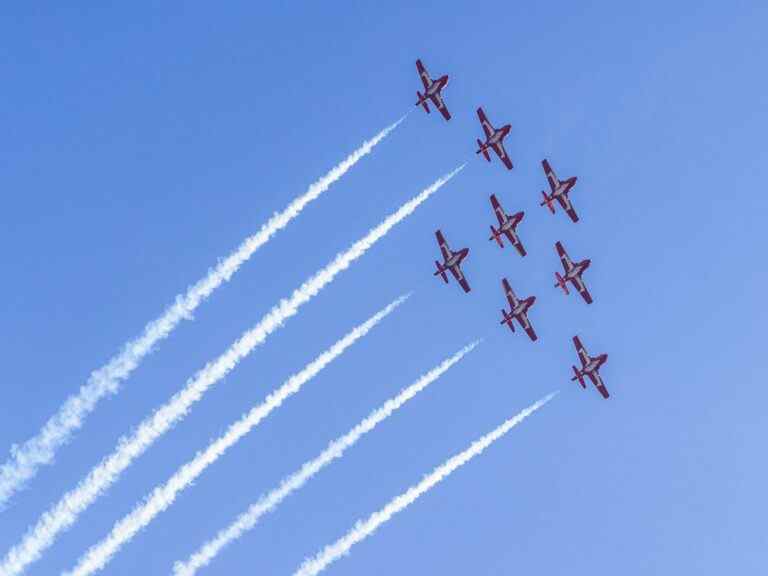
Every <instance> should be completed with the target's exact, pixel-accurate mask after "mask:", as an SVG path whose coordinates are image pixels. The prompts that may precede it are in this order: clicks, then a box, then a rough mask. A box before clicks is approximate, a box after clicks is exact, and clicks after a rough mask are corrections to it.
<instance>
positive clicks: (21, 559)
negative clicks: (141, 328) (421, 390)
mask: <svg viewBox="0 0 768 576" xmlns="http://www.w3.org/2000/svg"><path fill="white" fill-rule="evenodd" d="M464 166H465V164H462V165H461V166H459V167H458V168H456V169H455V170H454V171H453V172H450V173H449V174H447V175H445V176H442V177H441V178H438V179H437V180H436V181H435V182H434V183H432V184H431V185H430V186H429V187H428V188H426V189H425V190H423V191H422V192H421V193H420V194H418V195H417V196H415V197H413V198H411V199H410V200H409V201H408V202H406V203H405V204H403V205H402V206H400V208H398V209H397V210H396V211H395V212H393V213H392V214H390V215H389V216H387V217H386V218H385V219H384V221H383V222H381V224H379V225H378V226H376V227H375V228H373V229H371V230H370V231H369V232H368V234H366V235H365V236H364V237H363V238H362V239H360V240H358V241H357V242H355V243H354V244H353V245H352V246H351V247H350V248H349V249H347V251H346V252H342V253H340V254H338V255H337V256H336V258H335V259H334V260H333V261H332V262H331V263H330V264H328V265H327V266H326V267H325V268H323V269H321V270H320V271H319V272H317V273H316V274H315V275H314V276H312V277H311V278H310V279H309V280H307V281H306V282H304V284H302V285H301V286H299V288H297V289H296V290H294V291H293V294H291V297H290V298H287V299H283V300H281V301H280V303H279V304H277V305H275V306H274V307H273V308H272V309H271V310H270V311H269V313H267V315H266V316H264V317H263V318H262V319H261V320H260V321H259V323H258V324H257V325H256V326H255V327H254V328H252V329H251V330H249V331H248V332H246V333H245V334H243V335H242V336H241V337H240V339H239V340H237V341H236V342H235V343H234V344H233V345H232V346H231V347H230V348H229V350H227V351H226V352H225V353H224V354H222V355H221V356H219V358H217V359H216V360H215V361H214V362H209V363H208V364H207V365H206V366H205V368H203V369H202V370H200V371H199V372H198V373H197V375H196V376H195V377H194V378H192V379H191V380H189V381H188V382H187V385H186V386H185V388H184V389H183V390H181V391H180V392H177V393H176V394H175V395H174V396H173V397H172V398H171V400H170V401H168V402H167V403H166V404H165V405H164V406H163V407H161V408H159V409H157V410H156V411H155V413H154V414H153V415H152V416H150V417H148V418H147V419H145V420H144V421H143V422H142V423H141V424H140V425H139V427H138V428H137V429H136V430H135V431H134V432H133V433H132V434H131V435H130V436H128V437H123V438H122V439H121V440H120V441H119V443H118V446H117V448H116V449H115V451H114V452H113V453H112V454H111V455H110V456H109V457H107V458H105V459H104V460H102V462H101V463H100V464H99V465H98V466H96V467H95V468H94V469H93V470H91V472H90V473H89V474H88V476H87V477H86V478H85V479H84V480H82V481H81V482H80V483H79V484H78V486H77V487H76V488H74V489H73V490H71V491H70V492H68V493H67V494H65V495H64V496H63V497H62V499H61V500H60V501H59V502H58V503H57V504H56V505H55V506H53V508H51V509H50V510H49V511H47V512H46V513H45V514H43V516H42V517H41V518H40V519H39V520H38V522H37V524H36V525H35V526H33V527H31V528H30V529H29V530H28V531H27V533H26V535H25V536H24V538H23V540H22V541H21V542H20V543H19V544H17V545H16V546H14V547H13V548H11V550H10V551H9V552H8V553H7V554H6V556H5V558H4V559H3V561H2V564H0V576H9V575H11V574H18V573H20V572H21V571H22V570H24V568H25V567H26V566H28V565H29V564H30V563H32V562H33V561H35V560H36V559H38V558H39V557H40V555H41V554H42V552H43V550H45V549H46V548H48V547H49V546H50V545H51V544H53V541H54V539H55V538H56V535H57V534H58V533H59V532H60V531H62V530H63V529H65V528H68V527H69V526H71V525H72V524H73V523H74V522H75V520H77V517H78V516H79V515H80V513H81V512H82V511H83V510H85V509H86V508H87V507H88V506H89V505H90V504H91V503H92V502H93V501H94V500H95V499H96V498H97V497H98V496H99V495H100V494H101V493H102V492H104V490H106V489H107V488H108V487H109V486H110V485H111V484H112V483H113V482H114V481H115V480H116V479H117V478H118V476H119V475H120V473H122V471H123V470H125V469H126V468H127V467H128V466H129V465H130V464H131V463H132V462H133V460H134V459H135V458H136V457H138V456H140V455H141V454H142V453H143V452H144V451H145V450H146V449H147V448H149V446H151V445H152V444H153V443H154V441H155V440H156V439H157V438H159V437H160V436H162V435H163V434H164V433H165V432H166V431H167V430H168V429H169V428H170V427H171V426H172V425H173V424H175V423H176V422H178V421H179V420H181V419H182V418H183V417H184V416H185V415H186V413H187V412H188V411H189V408H190V406H191V405H192V404H194V403H195V402H197V401H198V400H199V399H200V398H201V397H202V395H203V394H204V393H205V391H206V390H207V389H208V388H210V387H211V386H212V385H213V384H215V383H216V382H218V381H219V380H220V379H221V378H223V377H224V376H226V375H227V374H228V373H229V372H230V371H231V370H232V369H233V368H234V367H235V366H236V365H237V364H238V362H239V361H240V360H242V359H243V358H244V357H245V356H247V355H248V354H249V353H250V352H251V350H253V349H254V348H255V347H256V346H257V345H258V344H261V343H262V342H264V340H266V339H267V337H268V336H269V335H270V334H271V333H272V332H274V331H275V330H277V329H278V328H280V327H281V326H282V325H283V323H284V322H285V321H286V320H287V319H288V318H290V317H291V316H293V315H295V314H296V313H297V312H298V311H299V308H300V307H301V306H302V305H303V304H305V303H306V302H308V301H309V300H311V299H312V297H313V296H315V295H316V294H317V293H318V292H320V290H321V289H322V288H323V287H325V286H326V285H327V284H329V283H330V282H331V281H332V280H333V279H334V278H335V277H336V275H337V274H339V273H340V272H342V271H343V270H346V269H347V268H349V266H350V265H351V264H352V263H353V262H354V261H355V260H357V259H358V258H360V257H361V256H362V255H363V254H365V253H366V252H367V251H368V249H369V248H371V247H372V246H373V245H374V244H376V242H377V241H378V240H380V239H381V238H383V237H384V236H385V235H386V234H387V232H389V231H390V230H391V229H392V228H393V227H394V226H395V225H396V224H398V223H399V222H401V221H402V220H404V219H405V218H407V217H408V216H409V215H410V214H412V213H413V212H414V211H415V210H416V208H418V207H419V206H420V205H421V204H422V203H423V202H424V201H426V200H427V199H428V198H429V197H430V196H431V195H432V194H434V193H435V192H437V191H438V190H439V189H440V188H441V187H442V186H443V185H444V184H445V183H446V182H448V181H449V180H450V179H451V178H453V177H454V176H455V175H456V174H458V172H460V171H461V170H462V168H464Z"/></svg>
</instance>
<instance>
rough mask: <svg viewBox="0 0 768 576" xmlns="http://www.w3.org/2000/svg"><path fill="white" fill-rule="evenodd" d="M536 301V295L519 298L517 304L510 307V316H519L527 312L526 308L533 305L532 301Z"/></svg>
mask: <svg viewBox="0 0 768 576" xmlns="http://www.w3.org/2000/svg"><path fill="white" fill-rule="evenodd" d="M534 302H536V296H531V297H530V298H525V299H524V300H520V301H519V302H518V303H517V306H515V307H514V308H513V309H512V316H515V317H519V316H522V315H523V314H525V313H526V312H528V309H529V308H530V307H531V306H533V303H534Z"/></svg>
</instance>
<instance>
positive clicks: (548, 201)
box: [539, 190, 555, 214]
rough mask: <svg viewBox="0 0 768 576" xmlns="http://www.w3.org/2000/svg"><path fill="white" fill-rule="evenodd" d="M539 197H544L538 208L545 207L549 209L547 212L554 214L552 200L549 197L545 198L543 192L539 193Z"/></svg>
mask: <svg viewBox="0 0 768 576" xmlns="http://www.w3.org/2000/svg"><path fill="white" fill-rule="evenodd" d="M541 195H542V196H544V202H542V203H541V204H539V206H546V207H547V208H549V211H550V212H552V214H554V213H555V207H554V206H552V198H551V197H550V196H547V193H546V192H544V191H543V190H542V191H541Z"/></svg>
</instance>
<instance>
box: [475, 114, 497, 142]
mask: <svg viewBox="0 0 768 576" xmlns="http://www.w3.org/2000/svg"><path fill="white" fill-rule="evenodd" d="M477 117H478V118H480V124H481V125H482V127H483V130H484V131H485V137H486V138H490V137H491V134H493V126H491V123H490V122H488V118H486V116H485V112H483V109H482V108H478V109H477Z"/></svg>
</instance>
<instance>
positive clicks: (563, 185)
mask: <svg viewBox="0 0 768 576" xmlns="http://www.w3.org/2000/svg"><path fill="white" fill-rule="evenodd" d="M541 165H542V166H543V167H544V174H546V175H547V180H548V181H549V188H550V190H551V191H552V193H551V194H550V195H549V196H547V193H546V192H544V191H543V190H542V192H541V193H542V195H543V196H544V201H543V202H542V203H541V204H540V206H546V207H547V208H549V211H550V212H552V214H554V213H555V207H554V206H553V205H552V201H553V200H557V201H558V203H559V204H560V206H562V208H563V210H565V212H566V214H568V216H570V218H571V220H572V221H573V222H578V221H579V217H578V215H577V214H576V210H574V209H573V205H572V204H571V200H570V199H569V198H568V193H569V192H570V191H571V188H573V187H574V186H575V185H576V180H578V178H577V177H576V176H571V177H570V178H568V179H566V180H558V179H557V174H555V171H554V170H552V167H551V166H550V165H549V162H547V161H546V160H542V161H541Z"/></svg>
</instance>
